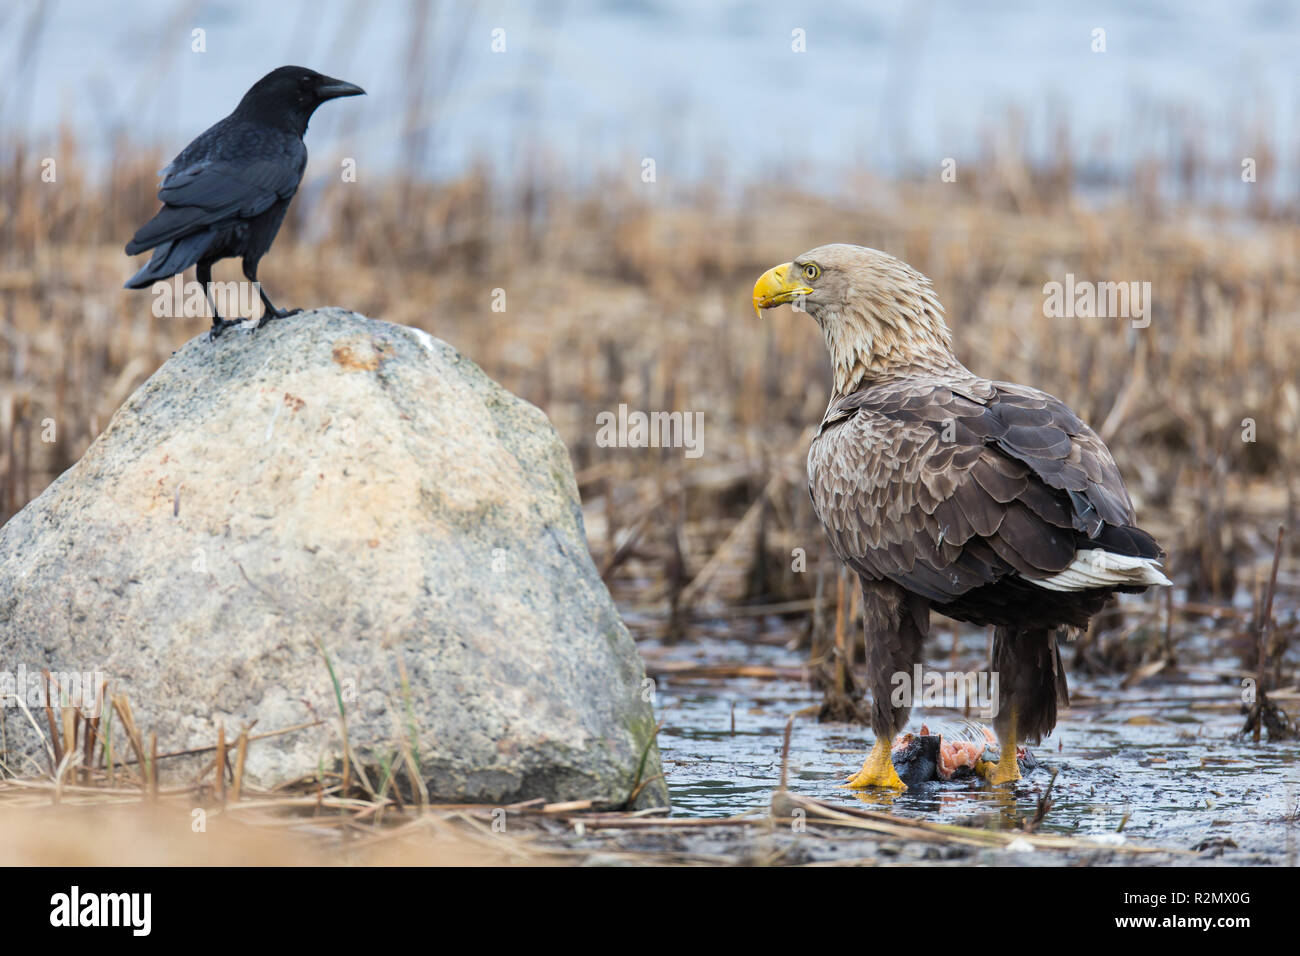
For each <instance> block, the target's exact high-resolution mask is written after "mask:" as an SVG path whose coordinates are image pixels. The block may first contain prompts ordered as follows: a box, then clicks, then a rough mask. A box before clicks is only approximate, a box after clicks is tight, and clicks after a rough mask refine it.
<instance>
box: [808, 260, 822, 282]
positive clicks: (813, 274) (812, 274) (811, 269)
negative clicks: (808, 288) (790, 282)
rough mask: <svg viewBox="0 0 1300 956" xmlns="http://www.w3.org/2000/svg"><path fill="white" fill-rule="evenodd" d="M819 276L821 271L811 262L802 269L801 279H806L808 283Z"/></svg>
mask: <svg viewBox="0 0 1300 956" xmlns="http://www.w3.org/2000/svg"><path fill="white" fill-rule="evenodd" d="M821 274H822V270H821V269H818V268H817V266H815V265H813V263H811V262H810V263H808V264H807V265H806V266H804V267H803V277H804V278H805V279H807V280H808V281H809V282H811V281H812V280H813V279H816V278H817V277H818V276H819V275H821Z"/></svg>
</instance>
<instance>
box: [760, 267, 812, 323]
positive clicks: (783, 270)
mask: <svg viewBox="0 0 1300 956" xmlns="http://www.w3.org/2000/svg"><path fill="white" fill-rule="evenodd" d="M793 269H794V265H793V264H792V263H789V262H783V263H781V264H780V265H779V266H776V267H774V268H771V269H768V270H767V271H766V272H764V273H763V274H762V275H761V276H759V277H758V281H757V282H755V283H754V314H755V315H757V316H758V317H759V318H762V317H763V314H762V312H760V311H759V310H760V309H771V308H775V307H776V306H778V305H784V304H785V303H787V302H791V301H793V300H795V299H797V298H799V297H800V296H803V295H808V294H809V293H810V292H812V289H810V288H808V286H806V285H800V284H799V283H797V282H792V281H790V273H791V271H792V270H793Z"/></svg>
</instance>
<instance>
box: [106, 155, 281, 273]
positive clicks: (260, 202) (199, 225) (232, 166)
mask: <svg viewBox="0 0 1300 956" xmlns="http://www.w3.org/2000/svg"><path fill="white" fill-rule="evenodd" d="M194 145H195V146H197V145H198V143H197V142H196V143H195V144H194ZM239 145H241V144H238V143H237V144H234V148H230V146H227V148H224V149H221V150H220V152H219V153H218V155H216V156H204V155H200V156H197V157H196V156H195V155H194V154H195V153H199V154H202V153H204V152H207V151H205V150H195V149H194V148H193V146H192V147H189V148H187V149H186V150H185V151H184V152H183V153H181V155H180V156H178V157H176V160H175V161H174V162H173V163H172V164H171V166H169V167H168V168H167V169H166V170H165V174H166V175H165V178H164V179H163V183H162V188H161V189H159V190H158V198H159V199H161V200H162V201H163V203H164V205H163V208H162V209H161V210H159V212H158V214H157V215H156V216H154V217H153V219H151V220H149V222H147V223H146V224H145V225H144V226H142V227H141V228H140V230H139V232H137V233H136V234H135V236H134V237H133V238H132V239H131V241H130V242H129V243H127V246H126V252H127V254H128V255H135V254H136V253H138V252H144V251H145V250H146V249H152V248H153V247H154V246H157V245H159V244H160V243H164V242H169V241H172V240H175V239H179V238H181V237H183V236H186V235H189V234H190V233H193V232H197V231H200V230H204V229H207V228H208V227H210V226H213V225H217V224H222V223H233V222H236V221H238V220H240V219H251V218H253V217H254V216H258V215H260V214H262V213H264V212H266V211H267V210H268V209H270V208H271V207H272V206H274V205H275V204H276V203H277V202H282V201H287V200H289V199H290V198H292V196H293V194H294V193H295V192H296V191H297V189H298V184H299V183H300V182H301V181H302V174H303V170H304V169H305V168H306V166H307V148H306V147H305V146H304V145H303V144H302V140H300V139H297V138H296V137H294V138H290V139H287V140H285V141H282V142H280V143H276V144H274V147H275V148H273V149H271V150H268V149H267V148H266V147H267V146H268V145H271V144H268V143H266V142H265V141H263V142H257V143H247V144H243V145H247V146H251V147H254V149H248V150H245V151H244V153H245V156H246V155H247V154H248V153H252V152H254V151H255V152H256V153H257V154H260V155H258V156H257V158H245V156H241V155H239V154H240V150H239V148H238V147H239ZM295 146H296V147H297V148H296V149H295V148H294V147H295ZM268 153H270V155H268Z"/></svg>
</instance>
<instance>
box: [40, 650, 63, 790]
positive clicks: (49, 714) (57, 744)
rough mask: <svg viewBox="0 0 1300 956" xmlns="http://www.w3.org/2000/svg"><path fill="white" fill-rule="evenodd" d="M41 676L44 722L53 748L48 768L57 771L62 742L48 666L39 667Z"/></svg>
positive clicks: (60, 761)
mask: <svg viewBox="0 0 1300 956" xmlns="http://www.w3.org/2000/svg"><path fill="white" fill-rule="evenodd" d="M41 677H42V679H43V680H44V681H45V723H46V724H47V725H48V726H49V728H50V746H51V747H53V748H54V765H53V766H52V767H51V768H50V769H51V770H52V771H54V772H55V773H57V772H58V769H59V764H61V763H63V744H62V742H61V739H60V736H61V735H60V734H59V730H58V726H57V724H56V722H55V720H54V706H53V703H52V701H53V700H54V693H53V690H52V688H53V686H54V681H53V679H52V678H51V677H50V671H49V668H47V667H43V668H41Z"/></svg>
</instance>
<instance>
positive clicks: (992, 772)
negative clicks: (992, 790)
mask: <svg viewBox="0 0 1300 956" xmlns="http://www.w3.org/2000/svg"><path fill="white" fill-rule="evenodd" d="M1004 753H1005V752H1004ZM975 772H976V773H978V774H979V775H980V776H981V777H983V778H984V779H985V780H987V781H988V782H989V783H991V784H993V785H995V786H996V785H998V784H1002V783H1015V782H1016V781H1017V780H1019V779H1020V764H1019V763H1017V761H1016V751H1015V748H1014V747H1012V748H1011V760H1010V762H1009V763H1008V761H1007V758H1006V756H1002V757H999V758H998V762H997V763H994V762H993V761H992V760H981V761H980V762H979V763H977V764H976V765H975Z"/></svg>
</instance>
